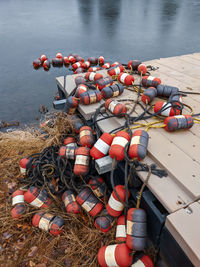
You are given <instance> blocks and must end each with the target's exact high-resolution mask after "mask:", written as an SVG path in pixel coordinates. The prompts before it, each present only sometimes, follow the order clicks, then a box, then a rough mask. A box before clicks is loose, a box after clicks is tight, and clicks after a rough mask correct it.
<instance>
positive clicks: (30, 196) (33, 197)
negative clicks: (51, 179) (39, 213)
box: [24, 186, 51, 208]
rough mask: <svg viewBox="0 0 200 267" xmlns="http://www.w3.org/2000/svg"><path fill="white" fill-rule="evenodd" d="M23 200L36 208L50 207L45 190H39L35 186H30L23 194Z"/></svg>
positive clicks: (49, 200)
mask: <svg viewBox="0 0 200 267" xmlns="http://www.w3.org/2000/svg"><path fill="white" fill-rule="evenodd" d="M24 200H25V201H26V202H27V203H29V204H30V205H31V206H34V207H37V208H48V207H49V206H50V205H51V199H50V198H49V196H48V194H47V191H46V190H45V189H39V188H37V187H36V186H31V187H30V188H29V189H28V190H27V191H26V192H25V193H24Z"/></svg>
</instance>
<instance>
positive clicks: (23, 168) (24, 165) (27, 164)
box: [19, 158, 31, 174]
mask: <svg viewBox="0 0 200 267" xmlns="http://www.w3.org/2000/svg"><path fill="white" fill-rule="evenodd" d="M30 165H31V159H30V158H23V159H21V160H20V162H19V166H20V171H21V174H26V171H27V169H28V168H29V167H30Z"/></svg>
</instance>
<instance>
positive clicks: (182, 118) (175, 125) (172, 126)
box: [164, 115, 194, 132]
mask: <svg viewBox="0 0 200 267" xmlns="http://www.w3.org/2000/svg"><path fill="white" fill-rule="evenodd" d="M164 124H165V125H166V126H165V130H166V131H168V132H174V131H176V130H181V129H189V128H191V127H192V125H193V124H194V121H193V118H192V116H190V115H179V116H173V117H168V118H166V119H165V120H164Z"/></svg>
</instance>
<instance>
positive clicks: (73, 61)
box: [68, 56, 76, 64]
mask: <svg viewBox="0 0 200 267" xmlns="http://www.w3.org/2000/svg"><path fill="white" fill-rule="evenodd" d="M68 59H69V62H70V63H71V64H74V63H75V62H76V58H75V57H73V56H69V57H68Z"/></svg>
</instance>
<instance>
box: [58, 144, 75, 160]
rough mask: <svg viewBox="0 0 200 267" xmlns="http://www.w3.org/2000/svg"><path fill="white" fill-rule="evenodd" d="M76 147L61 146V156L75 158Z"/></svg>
mask: <svg viewBox="0 0 200 267" xmlns="http://www.w3.org/2000/svg"><path fill="white" fill-rule="evenodd" d="M75 151H76V147H67V146H61V147H60V149H59V156H60V157H61V158H63V159H72V160H74V159H75Z"/></svg>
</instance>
